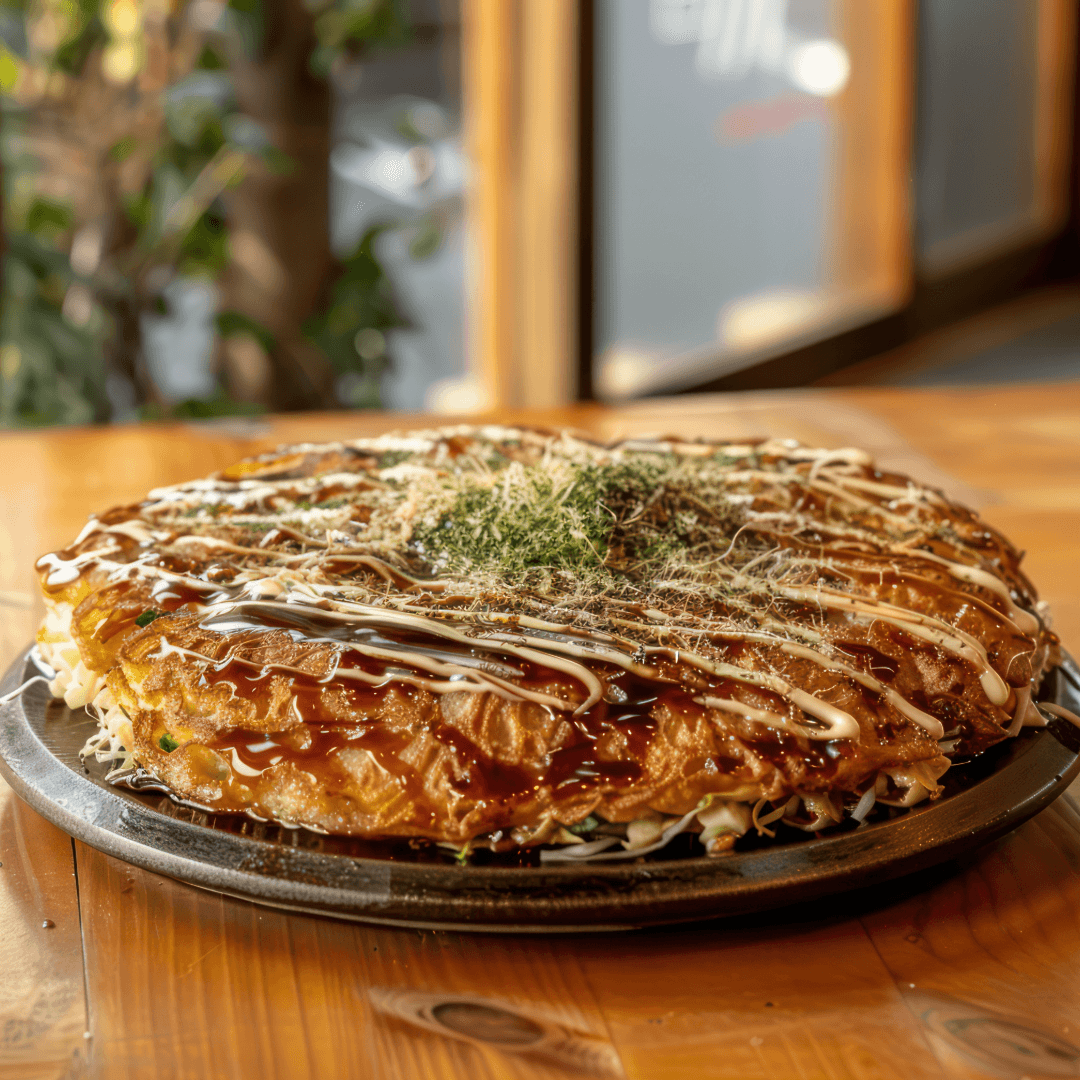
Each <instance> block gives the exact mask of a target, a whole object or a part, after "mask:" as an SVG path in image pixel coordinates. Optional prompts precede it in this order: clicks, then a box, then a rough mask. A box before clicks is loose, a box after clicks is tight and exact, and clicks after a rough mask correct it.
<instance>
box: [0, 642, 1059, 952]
mask: <svg viewBox="0 0 1080 1080" xmlns="http://www.w3.org/2000/svg"><path fill="white" fill-rule="evenodd" d="M35 674H38V672H37V670H36V668H35V667H34V665H33V664H32V662H31V661H30V660H29V656H28V654H25V655H23V656H22V657H21V658H20V659H19V660H18V662H17V663H16V664H14V665H13V666H12V668H11V669H10V670H9V671H8V673H7V674H6V675H5V676H4V679H3V681H2V682H0V696H2V695H3V694H4V693H6V692H8V691H11V690H13V689H15V688H16V687H17V686H19V685H20V683H22V682H24V681H25V680H26V679H28V678H30V677H32V676H33V675H35ZM1041 698H1042V700H1046V701H1055V702H1057V703H1058V704H1060V705H1063V706H1065V707H1066V708H1069V709H1071V710H1073V711H1074V712H1076V711H1080V668H1078V667H1077V665H1076V663H1075V662H1074V661H1073V660H1072V659H1071V658H1066V661H1065V664H1064V666H1063V667H1061V668H1055V669H1054V670H1053V671H1052V672H1050V673H1049V675H1048V676H1047V679H1046V680H1045V682H1044V685H1043V691H1042V694H1041ZM95 727H96V725H95V723H94V721H93V720H92V719H91V718H90V717H88V716H86V715H85V714H84V713H81V712H80V713H73V712H71V711H70V710H69V709H67V708H66V707H65V706H64V705H63V704H62V703H60V702H56V701H54V700H53V699H52V698H51V697H50V696H49V693H48V690H47V689H46V688H45V686H44V685H43V684H42V683H40V682H38V683H35V684H33V685H32V686H30V687H28V688H27V689H26V690H25V691H24V692H23V693H22V694H21V695H20V696H18V697H16V698H14V699H13V700H11V701H10V702H8V703H7V704H5V705H2V706H0V772H2V773H3V775H4V777H5V779H6V780H7V781H8V783H9V784H10V785H11V786H12V788H13V789H14V790H15V792H16V793H17V794H18V795H20V796H21V797H22V798H23V799H25V800H26V802H27V803H29V804H30V805H31V806H32V807H33V808H34V809H35V810H37V811H38V813H40V814H41V815H42V816H43V817H45V818H47V819H48V820H49V821H51V822H52V823H53V824H54V825H57V826H59V827H60V828H61V829H63V830H64V831H65V832H67V833H69V834H70V835H72V836H74V837H76V838H77V839H79V840H82V841H83V842H84V843H86V844H89V845H90V846H91V847H95V848H97V849H98V850H100V851H104V852H105V853H106V854H109V855H113V856H115V857H116V858H118V859H123V860H125V861H127V862H130V863H134V864H135V865H136V866H141V867H143V868H144V869H147V870H153V871H155V872H157V873H159V874H166V875H168V876H169V877H172V878H176V879H178V880H180V881H185V882H188V883H189V884H191V885H198V886H200V887H202V888H205V889H212V890H215V891H217V892H222V893H227V894H229V895H232V896H239V897H243V898H245V899H248V900H252V901H254V902H256V903H260V904H269V905H272V906H275V907H283V908H291V909H295V910H298V911H308V912H316V913H318V914H323V915H333V916H337V917H339V918H346V919H358V920H361V921H364V922H372V923H382V924H389V925H395V926H409V927H419V928H428V929H454V930H472V931H477V930H479V931H494V932H507V933H512V932H523V931H524V932H537V933H540V932H546V933H564V932H568V931H598V930H624V929H631V928H634V927H640V926H648V925H653V924H659V923H669V922H678V921H684V920H692V919H707V918H716V917H719V916H728V915H738V914H744V913H746V912H750V911H760V910H763V909H766V908H771V907H779V906H782V905H785V904H790V903H795V902H800V903H802V902H807V901H810V900H815V899H818V898H820V897H822V896H826V895H828V894H830V893H837V892H841V891H844V890H848V889H853V888H859V887H862V886H866V885H874V884H877V883H879V882H882V881H886V880H888V879H890V878H896V877H899V876H901V875H903V874H908V873H912V872H914V871H917V870H922V869H925V868H927V867H930V866H933V865H935V864H937V863H941V862H944V861H946V860H948V859H951V858H955V857H956V856H958V855H960V854H961V853H964V852H967V851H970V850H972V849H974V848H975V847H977V846H979V845H980V844H984V843H987V842H989V841H991V840H994V839H996V838H997V837H999V836H1001V835H1003V834H1004V833H1006V832H1008V831H1009V830H1010V829H1013V828H1015V827H1016V826H1017V825H1019V824H1020V823H1021V822H1023V821H1025V820H1026V819H1027V818H1029V817H1031V816H1032V815H1033V814H1036V813H1038V811H1039V810H1041V809H1043V807H1045V806H1046V805H1048V804H1049V803H1050V802H1052V801H1053V800H1054V799H1055V798H1056V797H1057V796H1058V795H1059V794H1060V793H1061V792H1062V791H1063V790H1064V789H1065V788H1066V787H1067V786H1068V784H1069V783H1070V782H1071V781H1072V780H1073V778H1074V777H1075V776H1076V775H1077V773H1078V772H1080V730H1078V729H1077V728H1075V727H1073V726H1072V725H1071V724H1069V723H1067V722H1066V721H1063V720H1052V721H1051V722H1050V725H1049V726H1048V727H1046V728H1039V729H1033V728H1028V729H1025V730H1024V731H1022V732H1021V734H1020V735H1019V736H1017V737H1016V738H1015V739H1009V740H1006V741H1005V742H1004V743H1001V744H1000V745H999V746H997V747H994V748H993V749H992V750H991V751H989V752H988V753H987V754H984V755H981V756H980V757H979V758H977V759H975V760H974V761H973V762H972V763H971V764H969V765H966V766H954V767H953V768H952V769H950V770H949V772H948V773H947V774H946V778H947V779H948V781H949V783H948V785H947V793H946V794H945V795H943V796H942V797H941V798H940V799H938V800H937V801H935V802H933V803H929V804H924V805H923V806H919V807H916V808H914V809H913V810H910V811H907V812H905V813H902V814H900V815H898V816H896V817H893V818H891V819H890V820H883V821H879V822H873V823H868V824H866V825H864V826H862V827H859V828H851V829H850V830H849V831H844V832H839V833H836V834H833V835H829V836H825V837H822V838H820V839H797V837H799V836H800V834H798V833H796V832H795V831H794V830H790V829H785V830H783V831H782V832H781V833H780V834H779V836H778V840H779V841H782V840H783V839H784V837H786V836H788V835H790V836H792V837H793V838H795V839H792V840H791V841H790V842H777V843H774V844H772V845H770V846H762V847H759V848H757V849H755V850H750V851H745V852H740V853H737V854H733V855H728V856H725V857H723V858H716V859H714V858H709V857H707V856H705V855H700V856H697V857H693V858H685V857H684V858H671V857H667V858H659V859H658V858H655V857H650V858H643V859H639V860H635V861H632V862H622V863H595V864H592V865H585V866H575V865H566V864H559V865H545V866H513V865H510V866H507V865H471V864H464V865H457V864H456V863H449V864H447V863H446V862H442V861H432V860H431V858H430V857H428V858H424V857H422V856H421V855H416V856H415V857H413V856H412V855H411V854H410V853H409V850H408V848H407V846H405V845H400V846H399V847H398V848H396V849H394V851H395V857H387V856H386V855H382V856H381V857H380V856H379V854H378V852H380V851H385V850H386V849H385V848H380V846H379V845H372V844H366V845H365V844H364V843H363V842H359V841H350V840H348V839H343V838H337V837H328V836H320V835H317V834H315V833H312V832H309V831H307V830H305V829H284V828H280V827H277V826H271V825H264V824H260V823H257V822H254V821H249V820H248V819H246V818H242V817H239V818H238V817H237V816H235V815H214V814H207V813H205V812H202V811H200V810H198V809H197V808H191V807H183V806H180V805H177V804H176V803H175V802H173V801H172V800H170V799H169V798H168V796H166V795H163V794H161V793H160V792H150V791H130V790H128V789H125V788H118V787H115V786H113V785H110V784H108V783H106V782H105V779H104V775H105V767H104V766H103V765H99V764H98V763H96V762H93V761H90V762H88V763H87V764H86V765H85V766H84V764H83V763H82V762H81V761H80V760H79V750H80V748H81V747H82V746H83V744H84V742H85V740H86V738H87V736H88V735H89V734H91V733H92V732H93V731H94V729H95ZM402 849H404V857H401V855H402Z"/></svg>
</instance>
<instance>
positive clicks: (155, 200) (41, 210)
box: [0, 0, 408, 425]
mask: <svg viewBox="0 0 1080 1080" xmlns="http://www.w3.org/2000/svg"><path fill="white" fill-rule="evenodd" d="M286 23H287V29H288V33H287V34H286V35H285V37H284V38H283V37H282V26H284V25H285V24H286ZM407 35H408V26H407V23H406V20H405V17H404V11H403V8H402V5H401V4H400V3H399V2H398V0H330V2H328V3H323V4H322V5H321V6H318V7H316V8H315V9H310V8H308V7H305V6H304V5H303V4H302V3H301V2H300V0H229V3H227V4H224V3H220V2H218V0H15V2H14V3H9V4H7V5H6V6H4V5H0V37H2V38H3V44H2V45H0V92H2V93H3V104H4V136H3V161H4V170H5V176H4V180H5V213H6V220H5V230H6V234H7V253H6V255H5V259H4V270H5V273H4V285H3V288H4V294H5V295H4V316H3V321H2V324H0V423H2V424H5V425H11V424H32V423H79V422H87V421H91V420H102V419H107V418H108V416H109V414H110V406H109V396H108V394H107V393H106V389H107V386H108V384H109V380H110V379H114V380H120V381H121V382H122V383H127V384H130V385H131V386H132V387H134V390H135V395H136V401H137V403H139V404H140V405H141V409H142V413H143V415H147V416H164V415H186V416H192V415H222V414H225V413H228V412H250V411H252V409H253V408H258V407H259V406H260V404H261V405H266V404H271V405H274V406H275V407H290V406H291V405H293V406H294V405H298V404H299V405H312V404H315V405H323V406H327V405H331V404H334V398H333V386H334V377H335V376H341V375H343V374H346V375H348V374H352V375H356V376H358V377H360V378H361V379H366V382H365V383H364V390H363V393H362V394H360V395H358V402H362V403H363V404H369V405H374V404H377V403H378V380H377V378H375V377H373V374H372V373H374V372H377V369H378V364H379V363H381V356H380V355H378V350H375V345H376V344H377V341H376V339H375V338H374V337H373V336H372V335H373V334H381V333H382V332H383V331H384V330H385V329H388V328H389V327H391V326H396V325H400V320H398V317H397V314H396V311H395V309H394V305H393V301H392V297H391V294H390V290H389V285H388V282H387V281H386V278H385V275H384V274H383V272H382V270H381V267H379V265H378V262H377V261H376V259H375V256H374V254H373V251H372V248H371V243H370V239H369V238H365V241H364V243H362V244H361V245H360V250H359V251H358V252H357V253H356V255H355V256H354V257H353V258H351V259H348V260H345V262H344V263H342V264H337V263H336V262H335V261H334V260H333V259H332V258H331V257H330V255H329V249H328V248H327V251H326V256H325V258H322V259H321V260H315V261H314V262H312V263H311V265H310V267H309V269H308V276H307V279H306V280H303V281H300V282H299V284H298V285H297V286H296V288H293V285H294V282H293V281H291V280H289V275H296V274H299V273H300V272H301V271H300V269H299V262H300V260H298V259H295V260H294V259H292V258H291V257H290V254H289V251H288V250H284V251H271V254H270V258H272V259H276V262H277V264H278V265H280V266H281V267H283V268H284V273H285V275H286V280H285V281H283V282H278V283H277V285H276V289H277V293H279V294H282V295H290V294H291V293H293V294H295V293H298V292H299V293H304V295H310V300H309V301H307V307H306V310H301V309H298V310H295V311H294V310H291V309H290V310H289V311H287V312H286V313H285V317H284V318H283V319H282V320H281V321H280V322H279V323H278V324H275V325H270V323H271V322H272V321H273V318H272V317H273V315H274V314H275V313H276V312H277V311H278V310H280V309H282V305H281V304H279V303H277V304H276V303H275V299H274V296H273V295H271V296H268V297H266V296H264V297H258V296H257V297H255V298H254V299H251V297H250V293H251V289H250V288H249V289H248V290H247V292H246V293H245V291H244V288H243V287H242V286H243V284H244V283H243V282H242V281H241V282H240V287H238V285H237V281H238V280H239V279H240V278H241V277H242V275H243V273H245V272H248V271H249V270H250V267H249V266H246V265H245V266H240V265H238V254H237V252H238V251H239V252H241V253H242V252H244V251H245V250H250V249H251V248H252V247H254V248H255V249H256V252H258V244H259V243H260V242H261V241H262V239H263V238H262V237H261V236H260V235H259V233H258V231H257V230H258V223H259V221H260V220H262V219H264V218H265V217H266V215H265V214H263V215H262V218H260V214H259V213H258V210H257V208H256V209H255V210H254V211H253V210H252V206H253V205H254V204H255V203H257V202H258V200H260V199H262V200H264V201H266V200H268V199H269V200H270V204H271V205H272V204H273V200H274V199H277V200H278V202H280V192H279V190H278V189H280V187H281V185H287V184H291V185H293V187H292V190H294V191H296V190H300V191H303V192H305V193H306V195H307V199H306V202H305V203H304V206H299V205H298V206H297V207H296V208H295V213H297V214H300V213H303V212H307V213H308V214H309V215H310V216H311V218H312V221H314V222H315V223H316V224H315V225H313V226H312V227H311V228H310V229H308V230H307V231H306V233H305V230H304V229H303V228H300V229H298V230H297V235H298V236H300V237H301V238H302V239H304V240H306V242H307V244H308V245H309V246H310V245H311V244H312V243H314V244H316V245H317V244H318V243H320V239H319V237H318V229H319V228H320V227H321V228H322V230H323V231H324V232H325V224H320V223H323V222H324V221H325V206H323V207H322V208H321V209H320V205H319V199H320V198H321V199H322V200H323V201H324V202H325V152H323V151H319V152H317V153H316V154H315V155H314V156H313V157H312V156H309V157H305V156H304V154H303V153H299V154H298V153H297V152H296V151H295V149H294V147H293V146H292V145H291V144H290V143H289V139H288V132H289V130H290V129H289V127H288V124H286V123H284V122H282V123H279V122H278V119H277V117H276V116H274V115H272V114H268V113H266V111H265V108H264V107H263V102H264V101H265V100H267V99H268V98H270V97H274V95H267V94H266V93H263V92H262V87H261V85H259V84H258V83H257V80H258V78H263V79H265V78H273V77H279V78H281V77H285V76H283V75H282V74H281V70H282V65H281V64H280V63H278V62H277V58H278V53H275V52H274V50H275V49H278V51H279V53H280V50H281V49H282V48H297V47H299V48H301V49H307V50H308V56H309V65H308V66H309V68H310V71H312V72H314V73H316V74H317V75H318V76H319V77H320V78H325V77H326V75H327V74H328V73H329V72H330V71H331V69H332V68H333V67H334V65H335V63H337V62H339V61H340V62H344V60H345V59H347V58H348V57H350V56H353V55H356V54H357V53H358V52H360V51H362V50H363V49H365V48H373V47H383V46H394V45H396V44H399V43H401V42H402V41H404V40H406V38H407ZM297 41H298V42H299V44H298V45H297V44H296V42H297ZM283 42H284V44H283ZM275 64H276V66H275ZM253 76H254V77H255V82H254V83H253ZM293 77H295V78H299V79H301V80H304V79H307V80H308V81H309V82H310V81H311V79H312V76H311V75H309V74H304V73H303V72H301V73H300V74H299V75H296V74H295V73H294V76H293ZM253 87H254V90H255V92H254V93H253ZM301 89H303V87H301ZM311 93H313V94H314V95H315V98H316V99H317V100H318V101H325V102H328V100H329V99H328V96H327V94H326V91H325V88H324V89H322V90H319V89H318V88H317V86H316V87H313V88H312V89H311ZM290 94H291V90H290V88H289V87H282V88H281V92H280V93H279V94H278V95H277V98H281V99H282V100H283V101H284V102H285V103H286V107H287V106H288V102H289V100H290ZM275 100H276V98H275ZM313 114H314V117H315V121H316V122H321V123H322V125H323V128H324V136H325V138H326V139H327V140H328V121H329V111H328V108H325V109H323V111H322V112H321V113H320V112H319V110H318V109H315V110H313ZM279 132H284V133H285V134H284V136H280V135H279V134H278V133H279ZM304 138H305V139H307V141H308V142H310V141H311V137H310V135H305V136H304ZM316 142H318V140H316ZM327 145H328V143H327ZM319 153H321V154H322V165H321V168H322V170H323V171H322V172H320V171H319V169H320V164H319ZM275 185H277V188H275ZM320 214H321V216H320ZM253 221H254V222H255V225H254V226H252V224H251V223H252V222H253ZM253 228H254V229H255V230H256V231H255V232H254V233H253V232H252V229H253ZM252 236H254V240H252ZM245 244H246V245H247V248H245V247H244V245H245ZM249 261H250V260H249ZM241 262H242V260H241ZM257 269H258V267H256V270H257ZM256 276H257V275H256ZM177 277H186V278H192V277H195V278H202V279H205V280H208V281H212V282H215V283H217V286H218V288H219V289H220V290H221V291H222V294H223V297H224V302H225V307H226V310H225V311H224V312H223V313H222V316H221V318H220V319H219V329H220V330H221V333H222V339H223V340H225V341H227V340H228V339H229V338H230V336H234V335H235V334H237V333H240V332H244V333H248V334H249V335H250V336H252V337H253V338H254V340H256V341H257V342H258V343H259V345H260V347H261V348H262V349H263V350H264V351H265V353H266V354H267V357H268V358H269V359H268V362H269V363H270V364H271V365H272V366H273V371H272V375H273V378H272V379H271V382H270V385H271V387H272V389H273V390H274V393H276V394H277V396H271V397H268V398H267V399H266V400H265V401H259V400H257V399H255V400H244V401H242V400H237V397H236V395H235V393H234V392H233V389H234V388H233V386H232V384H231V383H230V380H229V377H228V375H229V373H228V370H227V363H226V364H225V370H223V371H222V373H221V378H220V381H219V386H218V389H217V390H216V392H215V393H214V394H213V395H212V396H211V397H210V398H208V399H207V400H206V401H205V402H202V403H195V402H184V403H181V404H180V405H176V406H170V405H169V404H168V403H167V402H166V401H165V400H164V398H163V397H162V395H161V393H160V392H159V390H158V388H157V387H156V386H155V384H154V381H153V379H152V378H151V376H150V373H149V371H148V369H147V365H146V363H145V361H144V357H143V355H142V325H143V321H144V319H145V318H146V316H148V315H152V314H160V313H161V312H162V311H163V310H165V309H166V307H167V299H166V297H167V292H166V290H167V287H168V285H169V283H170V282H171V281H173V280H174V279H175V278H177ZM267 313H269V315H267ZM364 334H366V335H367V336H366V337H363V336H362V335H364ZM305 335H306V337H305ZM358 345H359V346H362V348H361V350H360V351H358ZM350 349H351V350H352V351H351V353H350V352H349V350H350ZM290 394H292V397H290Z"/></svg>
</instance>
